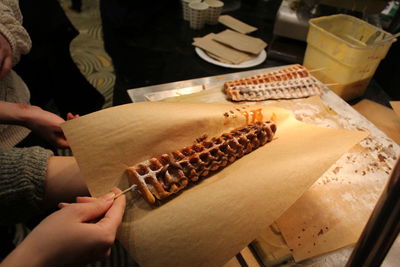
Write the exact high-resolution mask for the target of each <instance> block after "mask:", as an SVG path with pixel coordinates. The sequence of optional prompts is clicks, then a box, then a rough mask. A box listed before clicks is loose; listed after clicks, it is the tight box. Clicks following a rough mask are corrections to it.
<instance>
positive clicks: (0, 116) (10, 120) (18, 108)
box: [0, 101, 32, 126]
mask: <svg viewBox="0 0 400 267" xmlns="http://www.w3.org/2000/svg"><path fill="white" fill-rule="evenodd" d="M31 109H32V106H29V105H24V104H17V103H11V102H4V101H0V123H1V124H14V125H20V126H26V123H27V121H28V120H29V113H30V110H31Z"/></svg>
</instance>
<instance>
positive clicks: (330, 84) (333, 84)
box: [324, 83, 340, 86]
mask: <svg viewBox="0 0 400 267" xmlns="http://www.w3.org/2000/svg"><path fill="white" fill-rule="evenodd" d="M339 84H340V83H324V85H325V86H335V85H339Z"/></svg>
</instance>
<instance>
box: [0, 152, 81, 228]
mask: <svg viewBox="0 0 400 267" xmlns="http://www.w3.org/2000/svg"><path fill="white" fill-rule="evenodd" d="M88 195H89V192H88V189H87V186H86V184H85V181H84V180H83V178H82V176H81V174H80V171H79V167H78V165H77V163H76V161H75V159H74V158H73V157H60V156H52V152H51V151H49V150H46V149H43V148H41V147H30V148H0V210H1V211H2V213H3V214H4V215H7V216H0V224H14V223H17V222H24V221H27V220H28V219H29V218H32V217H33V216H37V215H39V214H42V213H43V211H44V210H45V209H48V208H55V207H57V204H58V203H59V202H72V201H74V199H75V197H77V196H88Z"/></svg>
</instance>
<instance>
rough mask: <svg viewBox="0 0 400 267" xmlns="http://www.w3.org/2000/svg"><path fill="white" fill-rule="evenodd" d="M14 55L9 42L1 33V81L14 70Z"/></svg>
mask: <svg viewBox="0 0 400 267" xmlns="http://www.w3.org/2000/svg"><path fill="white" fill-rule="evenodd" d="M12 62H13V54H12V49H11V45H10V43H9V42H8V40H7V39H6V38H5V37H4V35H2V34H1V33H0V80H3V79H4V77H6V75H7V74H8V73H9V72H10V70H11V68H12Z"/></svg>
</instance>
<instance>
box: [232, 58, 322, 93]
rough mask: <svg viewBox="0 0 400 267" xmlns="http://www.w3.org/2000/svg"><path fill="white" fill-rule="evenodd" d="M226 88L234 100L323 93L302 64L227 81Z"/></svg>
mask: <svg viewBox="0 0 400 267" xmlns="http://www.w3.org/2000/svg"><path fill="white" fill-rule="evenodd" d="M224 89H225V93H226V94H227V96H228V98H229V99H231V100H233V101H261V100H268V99H289V98H300V97H307V96H311V95H319V94H321V87H320V86H319V84H318V81H317V80H316V79H315V78H313V77H312V76H311V75H310V72H309V71H308V70H307V69H306V68H305V67H303V66H301V65H294V66H290V67H287V68H282V69H279V70H277V71H273V72H268V73H265V74H259V75H255V76H250V77H246V78H242V79H239V80H234V81H230V82H226V83H225V84H224Z"/></svg>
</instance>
